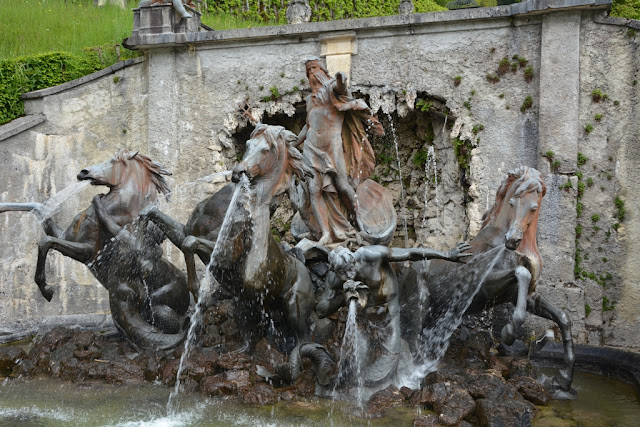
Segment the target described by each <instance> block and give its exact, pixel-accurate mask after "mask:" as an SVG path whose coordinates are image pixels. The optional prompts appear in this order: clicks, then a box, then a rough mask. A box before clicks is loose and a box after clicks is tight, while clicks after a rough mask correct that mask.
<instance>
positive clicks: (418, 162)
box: [413, 148, 429, 168]
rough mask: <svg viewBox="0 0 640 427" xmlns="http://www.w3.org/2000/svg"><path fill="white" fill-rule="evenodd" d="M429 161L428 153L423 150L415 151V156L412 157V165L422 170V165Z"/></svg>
mask: <svg viewBox="0 0 640 427" xmlns="http://www.w3.org/2000/svg"><path fill="white" fill-rule="evenodd" d="M428 160H429V152H428V151H427V150H425V149H424V148H421V149H419V150H418V151H416V154H414V155H413V164H414V165H415V166H417V167H419V168H424V165H425V164H426V163H427V161H428Z"/></svg>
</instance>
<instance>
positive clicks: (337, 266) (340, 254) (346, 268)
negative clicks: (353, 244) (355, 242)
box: [329, 246, 356, 282]
mask: <svg viewBox="0 0 640 427" xmlns="http://www.w3.org/2000/svg"><path fill="white" fill-rule="evenodd" d="M329 267H330V268H331V270H332V271H333V272H334V273H336V274H337V275H338V277H340V280H342V281H345V282H346V281H347V280H353V279H355V277H356V259H355V257H354V256H353V252H351V251H350V250H349V249H347V248H344V247H342V246H340V247H338V248H336V249H334V250H333V251H331V252H330V253H329Z"/></svg>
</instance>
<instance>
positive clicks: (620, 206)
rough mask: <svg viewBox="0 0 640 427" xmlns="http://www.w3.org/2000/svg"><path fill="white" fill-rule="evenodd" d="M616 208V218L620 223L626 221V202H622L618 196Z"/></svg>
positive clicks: (615, 201)
mask: <svg viewBox="0 0 640 427" xmlns="http://www.w3.org/2000/svg"><path fill="white" fill-rule="evenodd" d="M613 203H614V205H615V207H616V213H615V214H614V217H615V218H616V219H617V220H618V221H619V222H622V221H624V218H625V216H626V214H627V213H626V210H625V208H624V200H622V199H621V198H620V196H616V198H615V200H614V201H613Z"/></svg>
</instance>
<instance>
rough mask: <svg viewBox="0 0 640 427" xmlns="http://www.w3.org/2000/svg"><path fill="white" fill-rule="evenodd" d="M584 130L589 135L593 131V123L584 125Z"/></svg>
mask: <svg viewBox="0 0 640 427" xmlns="http://www.w3.org/2000/svg"><path fill="white" fill-rule="evenodd" d="M584 131H585V133H586V134H587V135H589V134H590V133H591V132H593V125H592V124H591V123H587V125H586V126H585V127H584Z"/></svg>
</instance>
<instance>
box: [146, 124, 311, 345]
mask: <svg viewBox="0 0 640 427" xmlns="http://www.w3.org/2000/svg"><path fill="white" fill-rule="evenodd" d="M296 138H297V137H296V135H295V134H293V133H292V132H289V131H287V130H285V129H284V128H283V127H282V126H270V125H265V124H258V125H257V126H256V128H255V130H254V131H253V132H252V134H251V138H250V139H249V140H248V141H247V150H246V152H245V155H244V157H243V159H242V161H241V162H240V163H239V164H238V165H237V166H236V167H235V168H234V170H233V177H232V179H233V181H234V182H238V181H239V180H240V179H241V177H242V176H243V175H245V176H246V177H247V178H248V179H249V180H250V188H251V190H250V201H249V203H248V205H249V206H248V210H245V209H238V213H237V214H236V215H235V217H234V219H233V225H232V227H231V229H232V231H231V236H229V237H227V240H226V242H224V245H225V247H226V248H227V249H228V250H223V251H222V254H221V255H220V257H219V259H215V260H213V262H212V269H213V271H212V273H213V276H214V277H215V278H216V279H217V281H218V282H219V283H220V284H221V286H222V287H223V288H224V290H225V291H227V293H231V294H233V295H236V296H239V298H240V300H241V301H242V303H241V304H238V306H237V307H236V310H235V312H234V315H235V317H236V322H238V324H239V325H242V326H241V327H240V329H241V333H243V334H244V338H245V340H246V343H247V345H248V346H249V347H251V346H252V345H253V344H255V342H257V340H256V339H257V338H259V337H258V336H257V335H258V334H256V331H257V330H258V329H259V325H260V324H264V320H266V319H263V318H262V316H276V315H277V314H278V313H284V317H285V319H283V320H284V321H285V322H286V323H288V324H289V325H290V326H291V328H292V329H293V332H294V333H295V336H296V338H297V340H298V341H300V340H303V339H305V338H306V336H307V335H308V333H309V316H310V314H311V310H312V305H313V303H314V296H313V286H312V283H311V278H310V276H309V273H308V271H307V269H306V268H305V266H304V264H303V263H302V262H301V261H299V260H298V259H296V258H294V257H293V256H291V255H289V254H287V253H285V252H284V251H283V249H282V248H281V247H280V245H278V244H277V243H276V241H275V240H274V239H273V237H272V236H271V233H270V228H271V227H270V211H269V208H270V205H271V203H272V201H273V199H274V198H278V197H279V196H281V195H282V194H283V193H284V192H285V191H287V190H288V189H289V187H290V183H291V180H292V179H293V176H294V175H296V176H298V177H299V178H300V179H304V177H305V176H309V174H311V173H312V172H311V170H310V169H309V168H308V167H307V166H305V164H304V163H303V160H302V156H301V154H300V153H299V152H298V151H297V149H295V148H294V147H293V146H292V143H293V142H295V141H296ZM233 190H234V185H233V184H230V185H228V186H226V187H224V188H223V189H222V190H220V191H219V192H217V193H216V194H214V195H212V196H211V197H209V198H207V199H205V200H204V201H202V202H201V203H200V204H198V206H197V207H196V208H195V210H194V212H193V213H192V214H191V216H190V218H189V220H188V221H187V223H186V225H183V224H180V223H179V222H177V221H175V220H173V219H171V218H170V217H168V216H167V215H166V214H163V213H162V212H160V211H159V210H158V209H157V208H156V207H154V206H149V207H148V208H146V209H145V210H144V211H143V212H142V215H143V216H144V217H145V218H148V219H150V220H151V221H153V222H154V223H155V224H157V225H158V227H160V229H162V230H163V231H164V233H165V234H166V235H167V236H168V237H169V239H170V240H171V241H172V242H173V243H174V244H175V245H176V246H177V247H178V248H180V249H181V250H182V251H183V252H184V254H185V261H186V265H187V276H188V281H189V288H190V289H191V290H192V292H193V293H194V294H197V292H196V281H197V280H196V274H195V263H194V258H193V257H194V254H196V255H198V256H199V258H200V259H201V260H202V262H203V263H205V264H209V262H210V258H211V255H212V252H213V249H214V246H215V242H216V239H217V236H218V233H219V231H220V227H221V225H222V224H221V222H222V219H223V218H224V216H225V212H226V211H227V208H229V209H235V207H234V206H229V204H230V200H231V196H232V193H233ZM221 243H222V242H221ZM264 313H266V314H264Z"/></svg>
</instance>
